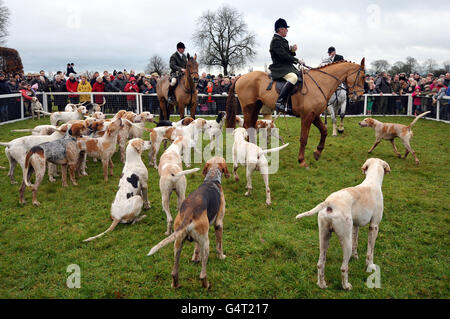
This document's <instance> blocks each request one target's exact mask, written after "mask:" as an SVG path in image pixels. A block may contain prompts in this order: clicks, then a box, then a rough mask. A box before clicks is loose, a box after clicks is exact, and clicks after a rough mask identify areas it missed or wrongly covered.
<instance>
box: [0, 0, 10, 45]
mask: <svg viewBox="0 0 450 319" xmlns="http://www.w3.org/2000/svg"><path fill="white" fill-rule="evenodd" d="M9 15H10V12H9V9H8V7H6V6H5V5H4V4H3V0H0V45H4V44H5V42H6V37H7V36H8V35H9V33H8V24H9Z"/></svg>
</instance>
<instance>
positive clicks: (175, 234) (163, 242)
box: [147, 225, 188, 256]
mask: <svg viewBox="0 0 450 319" xmlns="http://www.w3.org/2000/svg"><path fill="white" fill-rule="evenodd" d="M187 226H188V225H185V226H183V225H181V227H180V228H179V229H178V230H176V231H174V232H173V233H172V234H170V235H169V236H168V237H166V238H164V239H163V240H161V241H160V242H159V243H158V244H156V245H155V246H153V248H152V249H150V252H149V253H148V254H147V256H151V255H153V254H154V253H156V252H157V251H158V250H160V249H161V248H163V247H164V246H167V245H168V244H170V243H172V242H174V241H175V240H176V239H177V238H180V237H183V236H186V229H187Z"/></svg>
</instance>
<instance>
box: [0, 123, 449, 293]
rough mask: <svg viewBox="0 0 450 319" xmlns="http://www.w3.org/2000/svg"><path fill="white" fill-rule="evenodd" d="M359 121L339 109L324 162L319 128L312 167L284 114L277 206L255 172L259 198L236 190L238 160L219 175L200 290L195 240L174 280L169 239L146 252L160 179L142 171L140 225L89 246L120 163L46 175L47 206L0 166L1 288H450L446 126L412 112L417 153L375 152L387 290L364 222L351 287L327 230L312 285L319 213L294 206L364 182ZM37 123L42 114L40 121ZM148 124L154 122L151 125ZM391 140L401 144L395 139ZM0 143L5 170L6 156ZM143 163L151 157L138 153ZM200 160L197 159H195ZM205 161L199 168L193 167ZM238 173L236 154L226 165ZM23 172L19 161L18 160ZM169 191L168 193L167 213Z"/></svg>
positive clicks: (194, 181)
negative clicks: (105, 170) (320, 283)
mask: <svg viewBox="0 0 450 319" xmlns="http://www.w3.org/2000/svg"><path fill="white" fill-rule="evenodd" d="M377 119H379V120H381V121H383V122H397V123H403V124H409V123H410V122H411V121H412V118H410V117H377ZM360 120H361V118H357V117H355V118H346V130H345V132H344V134H343V135H340V136H338V137H332V136H331V128H330V129H329V132H330V133H329V136H328V138H327V142H326V148H325V150H324V152H323V155H322V158H321V159H320V160H319V161H315V160H314V158H313V156H312V152H313V150H314V149H315V147H316V145H317V143H318V141H319V133H318V131H317V130H316V129H315V128H312V129H311V135H310V139H309V143H308V146H307V152H306V159H307V161H308V163H309V164H310V168H309V169H308V170H306V169H301V168H300V167H299V166H298V164H297V153H298V147H299V142H298V141H299V131H300V121H299V120H298V119H295V118H292V119H289V120H288V123H289V125H288V127H289V131H290V132H291V136H290V137H289V134H288V129H287V128H286V125H285V124H286V122H285V120H284V119H282V118H280V119H279V120H278V123H277V124H278V126H279V127H280V129H281V135H282V136H283V137H284V138H285V140H286V141H287V142H289V143H290V145H289V147H287V148H286V149H284V150H282V151H281V152H280V159H281V160H280V169H279V171H278V172H277V173H276V174H275V175H271V176H270V187H271V191H272V202H273V204H272V206H271V207H270V208H268V207H266V206H265V204H264V202H265V193H264V184H263V181H262V178H261V175H260V174H259V172H255V174H254V177H253V187H254V190H253V194H252V196H251V197H248V198H247V197H244V192H245V185H246V184H245V183H246V182H245V169H244V168H240V169H239V171H238V172H239V174H240V177H241V180H240V182H239V183H236V182H234V180H233V179H230V180H225V179H224V180H223V189H224V192H225V198H226V203H227V205H226V207H227V208H226V215H225V218H224V236H223V245H224V253H225V254H226V255H227V258H226V259H225V260H224V261H222V260H219V259H218V258H217V256H216V254H215V240H214V232H213V231H212V230H211V231H210V239H211V245H210V247H211V248H210V257H209V262H208V278H209V280H210V282H211V284H212V289H211V290H210V291H205V290H203V289H202V288H201V283H200V281H199V275H200V265H199V264H193V263H192V262H190V258H191V256H192V252H193V248H194V245H193V244H192V243H187V244H186V245H185V246H184V249H183V253H182V257H181V263H180V283H181V285H182V288H180V289H178V290H174V289H172V288H171V287H170V284H171V275H170V273H171V269H172V265H173V248H172V245H169V246H167V247H165V248H164V249H162V250H160V251H159V252H158V253H157V254H155V255H154V256H151V257H147V256H146V255H147V253H148V251H149V250H150V248H151V247H152V246H153V245H154V244H156V243H158V242H159V241H160V240H162V239H163V238H164V237H165V236H164V232H165V228H166V217H165V214H164V213H163V211H162V208H161V197H160V192H159V186H158V185H159V177H158V173H157V171H156V170H155V169H154V168H150V169H149V200H150V203H151V205H152V208H151V209H150V210H148V211H146V212H145V214H146V215H147V218H145V219H144V220H143V221H141V222H140V223H138V224H135V225H119V226H118V227H117V228H116V229H115V230H114V231H113V232H111V233H109V234H107V235H106V236H104V237H102V238H100V239H97V240H96V241H93V242H90V243H83V242H82V240H83V239H85V238H87V237H90V236H93V235H96V234H98V233H100V232H102V231H104V230H105V229H106V228H107V227H108V226H109V225H110V223H111V220H110V218H109V215H110V212H109V210H110V207H111V203H112V201H113V199H114V196H115V192H116V190H117V185H118V181H119V176H120V173H121V170H122V167H123V165H122V164H121V163H120V161H119V154H118V153H116V154H115V155H114V158H113V161H114V163H115V165H116V166H115V169H114V176H113V177H112V178H111V179H110V181H109V182H107V183H105V182H104V181H103V177H102V170H101V165H100V163H99V162H97V163H93V162H92V161H90V162H89V163H88V173H89V174H90V175H89V176H88V177H83V178H79V179H78V183H79V186H72V185H71V184H70V183H69V187H68V188H67V189H63V188H62V187H61V182H60V180H58V181H57V182H56V183H53V184H52V183H49V182H48V180H47V179H45V180H44V182H43V184H42V185H41V187H40V188H39V192H38V199H39V200H40V202H41V206H40V207H38V208H36V207H33V206H32V204H31V191H30V190H27V193H26V199H27V204H25V205H24V206H23V205H20V204H19V194H18V188H19V185H10V183H9V179H8V178H7V177H6V174H7V170H6V169H2V170H0V174H1V176H2V178H1V179H0V207H1V210H0V211H1V213H0V234H1V237H0V255H1V257H0V298H117V297H120V298H189V299H193V298H449V297H450V289H449V288H450V287H449V283H450V280H449V276H450V269H449V266H448V265H449V262H450V260H449V247H450V241H449V238H450V237H449V230H450V228H449V225H450V223H449V222H450V218H449V210H450V191H449V190H450V188H449V180H450V174H449V172H450V170H449V168H450V161H449V158H450V157H449V154H450V144H449V141H450V126H449V124H445V123H439V122H434V121H429V120H424V119H420V120H419V121H418V123H416V125H415V126H414V138H413V139H412V143H411V144H412V147H413V148H414V149H415V151H416V152H417V155H418V157H419V159H420V161H421V163H420V165H419V166H417V165H415V163H414V160H413V157H412V156H411V155H409V157H408V159H406V160H403V159H399V158H396V157H395V155H394V152H393V150H392V146H391V145H390V143H389V142H388V141H383V142H382V143H381V144H380V145H379V146H378V147H377V148H376V149H375V151H374V152H373V154H372V155H371V156H370V157H379V158H381V159H383V160H385V161H387V162H388V163H389V164H390V167H391V170H392V171H391V173H390V174H388V175H386V176H385V178H384V184H383V193H384V206H385V208H384V216H383V220H382V222H381V224H380V232H379V235H378V238H377V241H376V245H375V255H374V262H375V264H377V265H379V266H380V269H381V288H380V289H369V288H368V287H366V284H365V282H366V279H367V277H368V276H369V275H370V273H367V272H365V254H366V248H367V227H365V228H363V229H361V231H360V236H359V256H360V258H359V260H351V261H350V265H349V267H350V270H349V281H350V283H351V284H352V285H353V290H352V291H350V292H347V291H344V290H342V288H341V279H340V266H341V261H342V250H341V248H340V245H339V242H338V240H337V237H336V235H333V236H332V240H331V243H330V248H329V250H328V255H327V264H326V268H325V275H326V280H327V283H328V287H329V288H328V289H326V290H321V289H320V288H318V287H317V285H316V280H317V268H316V264H317V259H318V255H319V240H318V227H317V217H316V216H315V217H309V218H305V219H302V220H301V221H298V222H295V218H294V217H295V216H296V215H297V214H298V213H300V212H304V211H307V210H309V209H311V208H313V207H314V206H315V205H316V204H318V203H319V202H321V201H323V200H324V199H325V198H326V197H327V196H328V195H329V194H330V193H332V192H333V191H336V190H339V189H341V188H344V187H348V186H353V185H357V184H359V183H360V182H361V181H362V180H363V179H364V175H363V174H362V173H361V170H360V167H361V166H362V164H363V163H364V161H365V160H366V159H367V158H368V154H367V150H368V149H369V148H370V147H371V145H372V143H373V141H374V132H373V130H372V129H370V128H364V129H363V128H360V127H359V126H358V125H357V123H358V121H360ZM37 123H38V121H32V120H27V121H24V122H18V123H13V124H7V125H3V126H0V141H9V140H12V139H13V138H15V137H19V136H22V135H24V133H11V132H10V130H11V129H15V128H27V127H33V126H34V125H37ZM39 124H48V117H46V118H45V119H41V120H40V121H39ZM148 126H149V127H152V126H153V125H150V124H148ZM397 146H398V148H399V150H400V151H401V152H404V149H403V146H402V145H401V143H400V141H399V140H397ZM1 148H2V150H1V152H0V166H4V167H6V168H8V161H7V159H6V157H5V154H4V152H3V147H1ZM143 159H144V162H145V163H146V164H147V154H144V155H143ZM194 167H200V165H199V164H197V165H194ZM201 167H203V165H201ZM228 167H229V169H230V170H231V169H232V164H231V163H230V164H228ZM15 176H16V179H17V180H19V181H20V180H21V170H20V168H18V169H17V170H16V174H15ZM187 179H188V187H187V192H186V195H188V194H189V193H190V192H192V191H193V190H194V189H195V188H197V187H198V185H200V184H201V182H202V180H203V178H202V176H201V174H200V172H198V173H195V174H192V175H189V176H188V178H187ZM175 204H176V197H175V195H174V194H173V196H172V201H171V209H172V215H173V216H175V213H176V211H175ZM71 264H77V265H79V266H80V268H81V288H80V289H69V288H67V286H66V280H67V277H68V276H69V275H70V273H68V272H67V267H68V266H69V265H71Z"/></svg>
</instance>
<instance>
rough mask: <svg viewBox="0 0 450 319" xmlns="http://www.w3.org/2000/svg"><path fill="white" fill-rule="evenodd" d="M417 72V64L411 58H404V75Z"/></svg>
mask: <svg viewBox="0 0 450 319" xmlns="http://www.w3.org/2000/svg"><path fill="white" fill-rule="evenodd" d="M418 70H419V62H417V60H416V59H415V58H413V57H411V56H408V57H406V62H405V73H406V76H409V75H410V74H411V73H414V72H417V71H418Z"/></svg>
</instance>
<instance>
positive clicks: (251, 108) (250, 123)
mask: <svg viewBox="0 0 450 319" xmlns="http://www.w3.org/2000/svg"><path fill="white" fill-rule="evenodd" d="M262 105H263V104H262V102H261V101H256V102H255V103H253V104H247V105H246V106H244V107H243V108H242V113H244V127H245V128H246V129H248V128H249V127H255V126H256V121H257V120H258V115H259V110H260V109H261V107H262Z"/></svg>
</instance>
